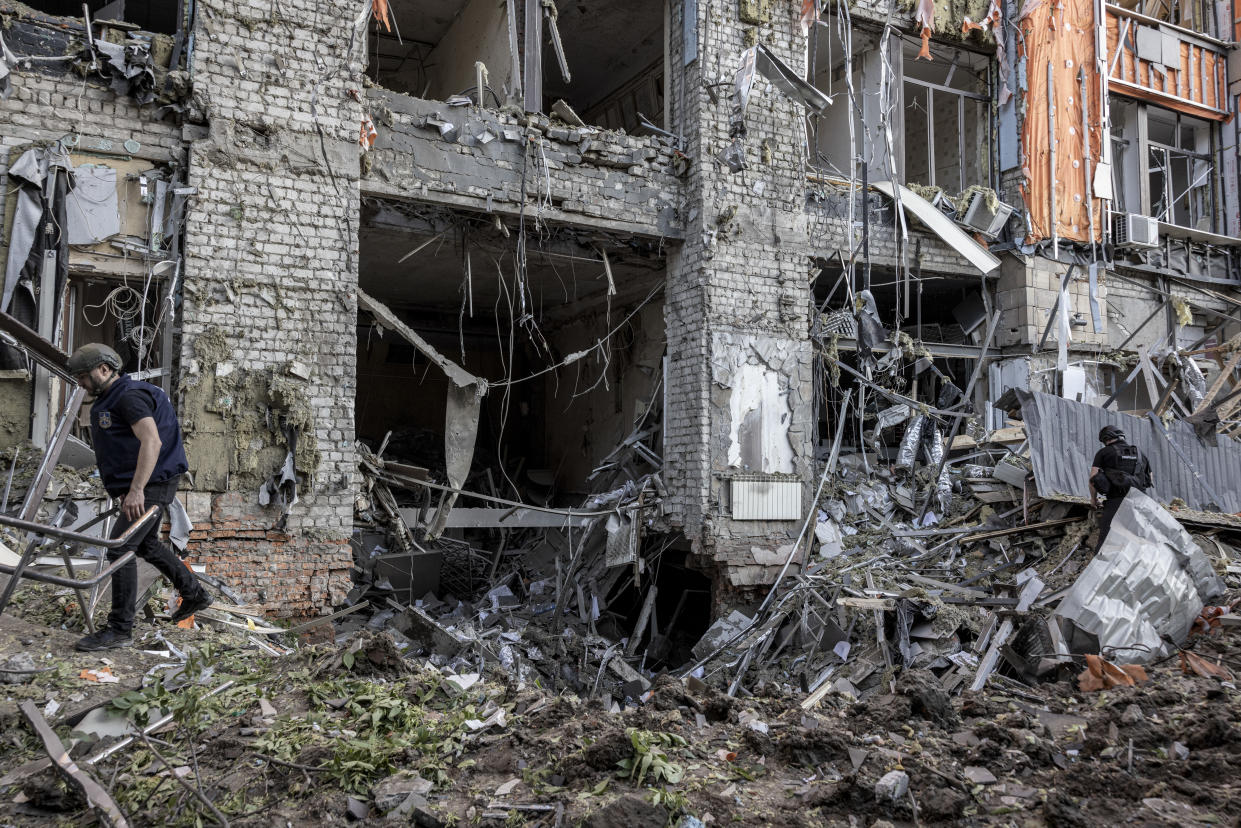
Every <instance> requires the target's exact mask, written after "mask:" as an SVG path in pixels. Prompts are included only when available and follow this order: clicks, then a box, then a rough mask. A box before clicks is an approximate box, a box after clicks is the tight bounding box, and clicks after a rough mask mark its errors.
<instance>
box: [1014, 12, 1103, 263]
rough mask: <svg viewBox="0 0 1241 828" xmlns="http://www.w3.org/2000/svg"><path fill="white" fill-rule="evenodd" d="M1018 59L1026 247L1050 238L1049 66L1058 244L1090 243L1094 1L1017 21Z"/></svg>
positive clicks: (1099, 228) (1095, 143) (1097, 133)
mask: <svg viewBox="0 0 1241 828" xmlns="http://www.w3.org/2000/svg"><path fill="white" fill-rule="evenodd" d="M1018 23H1019V26H1020V28H1021V34H1022V36H1021V37H1020V38H1018V39H1017V44H1018V59H1019V60H1020V59H1021V58H1024V59H1025V74H1026V89H1025V91H1024V93H1023V94H1024V95H1025V111H1026V117H1025V122H1024V124H1023V126H1022V130H1021V148H1022V173H1023V177H1024V179H1025V182H1024V185H1023V187H1022V195H1023V196H1024V197H1025V202H1026V210H1027V212H1028V213H1029V216H1030V222H1031V225H1032V228H1033V229H1032V232H1031V234H1030V236H1029V237H1028V238H1027V241H1028V242H1035V241H1038V240H1040V239H1048V238H1051V236H1052V233H1051V227H1052V224H1051V216H1050V213H1051V205H1050V197H1051V169H1050V155H1051V149H1050V145H1049V140H1048V134H1047V132H1048V130H1047V121H1048V109H1047V106H1048V100H1047V64H1048V62H1050V63H1051V64H1052V67H1053V77H1054V87H1055V88H1054V92H1055V117H1056V145H1055V147H1056V173H1055V174H1056V210H1055V221H1056V228H1057V230H1058V231H1059V236H1060V238H1061V239H1066V240H1071V241H1078V242H1089V241H1090V222H1089V214H1088V209H1087V206H1088V201H1087V199H1091V198H1093V195H1092V192H1093V190H1092V188H1091V182H1090V180H1088V176H1091V177H1093V174H1094V167H1095V166H1097V165H1098V163H1099V160H1100V147H1101V140H1102V129H1101V124H1100V121H1101V118H1100V116H1099V75H1098V72H1097V71H1096V70H1095V48H1094V3H1093V2H1092V0H1057V2H1054V3H1053V2H1052V1H1051V0H1035V2H1033V3H1031V4H1028V5H1027V7H1026V9H1025V11H1024V12H1023V13H1022V16H1021V18H1020V20H1019V21H1018ZM1079 72H1085V75H1086V101H1085V104H1086V107H1087V110H1086V111H1087V119H1086V120H1087V123H1088V130H1089V141H1090V155H1091V164H1090V169H1089V170H1087V165H1086V163H1085V153H1084V151H1083V150H1084V147H1083V141H1082V101H1081V100H1080V99H1081V84H1080V82H1079V81H1078V73H1079ZM1094 218H1095V239H1096V240H1098V239H1101V238H1102V233H1103V211H1102V203H1101V202H1100V201H1099V200H1098V199H1094Z"/></svg>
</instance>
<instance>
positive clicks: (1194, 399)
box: [1176, 354, 1207, 411]
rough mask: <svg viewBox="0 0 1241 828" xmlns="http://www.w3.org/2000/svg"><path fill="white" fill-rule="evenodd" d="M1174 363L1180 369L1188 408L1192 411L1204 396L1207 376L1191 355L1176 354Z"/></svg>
mask: <svg viewBox="0 0 1241 828" xmlns="http://www.w3.org/2000/svg"><path fill="white" fill-rule="evenodd" d="M1176 364H1177V366H1178V367H1179V368H1180V369H1181V382H1182V383H1184V384H1185V393H1187V394H1188V395H1189V403H1190V405H1189V408H1190V410H1191V411H1192V410H1193V409H1195V408H1197V407H1198V405H1199V404H1200V403H1201V402H1202V401H1203V399H1205V398H1206V395H1207V378H1206V377H1204V376H1203V375H1202V369H1200V368H1199V367H1198V363H1196V362H1194V359H1193V357H1187V356H1181V355H1180V354H1177V356H1176Z"/></svg>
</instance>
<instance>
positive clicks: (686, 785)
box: [0, 593, 1241, 828]
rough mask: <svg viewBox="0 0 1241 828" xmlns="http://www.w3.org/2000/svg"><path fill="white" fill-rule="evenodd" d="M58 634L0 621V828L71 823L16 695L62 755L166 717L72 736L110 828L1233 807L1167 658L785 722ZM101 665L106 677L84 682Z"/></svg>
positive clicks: (855, 819) (1124, 813)
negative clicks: (126, 825)
mask: <svg viewBox="0 0 1241 828" xmlns="http://www.w3.org/2000/svg"><path fill="white" fill-rule="evenodd" d="M62 597H63V596H62ZM1234 597H1236V596H1235V595H1233V596H1229V598H1234ZM36 598H37V593H36ZM58 613H59V615H58ZM66 619H67V620H66ZM75 623H80V622H76V619H73V618H72V617H70V616H69V615H68V614H66V613H65V611H64V609H63V608H61V607H59V606H58V605H57V604H56V599H55V598H54V596H52V595H50V594H44V595H43V596H42V598H38V599H37V600H31V599H27V600H26V601H24V602H22V603H20V604H19V606H18V607H17V609H16V610H14V611H10V612H6V613H5V615H4V616H2V617H0V667H5V666H6V664H7V663H10V662H11V657H12V656H14V655H17V654H21V653H25V654H27V655H29V656H31V657H32V659H33V661H34V664H35V666H36V668H37V669H40V670H43V671H44V672H39V673H36V674H34V675H33V676H23V675H19V674H14V673H12V672H9V673H4V674H0V678H6V679H9V680H16V681H17V682H18V683H10V684H5V685H0V732H2V734H3V735H2V736H0V739H2V744H3V747H2V748H0V775H2V777H3V778H0V801H2V802H3V803H4V804H3V807H2V810H3V813H4V814H5V816H4V817H3V822H4V824H12V825H47V824H61V825H70V824H73V825H77V824H83V825H85V824H91V823H92V822H94V817H93V816H92V812H91V811H90V810H89V809H88V808H87V806H86V804H85V802H84V801H83V800H82V798H81V797H80V796H79V795H78V794H76V792H74V791H73V790H72V789H71V788H69V787H68V786H66V785H65V783H64V782H62V781H61V779H60V778H59V777H58V776H57V775H55V773H54V772H53V771H52V770H50V769H48V768H47V767H46V764H47V763H46V762H44V763H42V764H43V765H44V767H40V764H39V762H38V760H40V759H42V758H43V757H45V755H46V754H45V753H44V750H43V747H42V743H41V742H39V741H38V740H37V739H36V738H35V736H34V734H33V732H32V730H31V728H30V726H29V725H28V724H27V722H26V721H25V718H24V717H23V715H22V714H21V712H20V711H19V710H18V705H19V704H20V703H21V702H22V701H25V700H32V701H34V702H35V703H36V705H37V706H38V707H39V708H40V710H44V711H49V710H50V711H51V712H49V713H48V715H47V718H48V720H49V721H50V722H51V724H52V725H53V726H54V728H55V729H56V731H57V733H58V734H59V736H60V737H61V739H62V740H63V741H64V742H65V744H66V745H70V744H73V743H74V742H75V738H74V732H75V725H77V723H78V722H79V720H80V719H81V718H82V716H83V715H84V714H85V713H86V712H88V711H90V710H92V709H94V708H98V712H97V713H95V714H93V715H95V716H103V717H105V718H108V719H110V720H112V721H113V722H114V723H115V722H119V724H120V725H121V726H125V725H126V724H127V723H129V724H130V725H133V724H136V725H139V726H141V725H145V724H147V723H148V722H151V721H154V720H155V719H157V718H158V717H159V716H160V715H161V714H162V713H164V712H167V713H171V714H172V716H173V721H172V723H171V724H170V725H168V726H167V727H165V728H164V729H161V730H159V731H157V732H155V733H153V734H152V735H151V736H150V737H149V741H145V742H144V741H143V740H142V738H141V737H139V738H138V739H136V740H135V741H134V742H133V743H132V744H129V745H128V746H127V747H125V748H124V749H122V750H120V751H117V752H116V753H114V754H113V755H111V756H109V757H107V758H105V759H102V760H99V761H97V762H91V761H89V760H90V759H91V757H93V756H94V755H95V754H97V753H98V752H100V749H101V748H104V747H107V746H108V745H109V744H111V743H113V742H115V740H116V737H105V738H104V739H103V740H102V741H101V740H99V739H96V738H93V737H83V738H82V740H81V741H79V742H77V743H76V744H75V745H74V747H73V748H72V755H73V756H74V758H75V759H76V760H77V762H78V763H79V766H80V767H82V768H83V769H84V770H87V771H88V772H89V773H91V775H92V776H94V778H95V779H97V780H98V781H99V782H100V783H101V784H103V785H104V787H105V788H106V789H107V790H108V791H109V792H110V793H111V795H112V796H113V797H114V798H115V800H116V802H117V803H118V804H119V806H120V807H121V809H122V810H123V811H124V812H125V814H127V815H128V816H129V818H130V820H131V822H132V824H135V825H186V826H188V825H209V824H213V823H219V822H221V820H223V821H227V822H228V823H229V824H231V825H238V826H240V825H253V826H260V825H261V826H273V825H281V826H284V825H308V824H316V825H318V824H326V825H334V824H346V823H350V822H364V823H367V824H369V823H377V824H419V825H424V826H437V825H442V826H448V825H507V826H511V825H531V826H534V825H543V826H552V825H566V826H567V825H586V826H596V827H597V828H602V826H627V828H637V827H639V826H652V827H653V828H654V827H657V826H664V825H673V826H676V825H684V826H693V825H696V824H697V823H696V822H694V819H697V820H699V821H701V822H702V823H705V824H707V825H730V824H736V825H771V826H797V825H808V826H810V825H874V824H876V823H881V822H882V821H886V822H890V823H892V824H894V825H919V824H921V825H947V824H953V825H1080V826H1095V825H1110V824H1121V823H1133V824H1141V825H1173V824H1176V825H1208V824H1210V825H1221V824H1225V825H1233V824H1237V823H1238V821H1239V820H1238V818H1239V817H1241V781H1239V780H1241V774H1239V773H1238V771H1239V770H1241V757H1238V755H1237V752H1236V745H1237V744H1238V736H1239V733H1238V722H1239V715H1241V703H1239V701H1238V694H1237V691H1236V689H1235V687H1234V686H1233V685H1232V683H1231V682H1227V681H1222V680H1220V679H1218V678H1203V677H1199V676H1196V675H1189V674H1186V673H1185V672H1183V671H1182V669H1181V667H1180V663H1179V660H1178V659H1175V658H1174V659H1172V660H1170V661H1167V662H1165V663H1162V664H1158V665H1154V666H1152V667H1150V668H1149V669H1148V672H1149V675H1150V678H1149V680H1148V681H1146V682H1143V683H1141V684H1139V685H1138V686H1135V687H1122V688H1115V689H1110V690H1105V691H1095V692H1082V691H1081V690H1079V688H1078V685H1077V681H1076V677H1075V673H1076V672H1078V671H1080V667H1071V668H1066V669H1065V670H1064V671H1062V673H1061V674H1060V677H1059V680H1057V681H1055V682H1052V683H1044V684H1041V685H1038V686H1037V687H1030V688H1026V689H1016V688H1014V689H1011V690H1006V689H1000V688H998V687H997V686H996V685H994V684H993V685H991V686H989V687H988V688H987V689H986V690H984V691H982V692H979V693H968V692H966V693H963V694H961V695H959V696H955V697H952V696H949V695H947V694H946V693H944V691H943V690H942V689H940V685H939V682H938V680H937V679H936V678H935V677H934V676H933V675H932V674H930V673H928V672H925V671H919V670H913V671H906V672H903V673H898V674H895V675H891V676H885V679H884V686H883V688H881V690H880V692H878V693H876V694H875V695H872V696H870V697H869V698H867V700H866V701H863V702H853V701H852V700H851V699H850V698H848V697H845V696H838V695H831V696H828V697H827V698H826V699H825V700H824V701H823V703H822V704H820V705H818V706H817V707H815V708H814V709H810V710H803V709H802V705H801V703H802V701H803V700H804V699H805V694H804V693H801V692H799V691H796V690H793V689H791V688H788V687H785V686H782V685H781V684H779V683H777V682H767V683H765V684H763V685H761V686H760V689H758V690H756V693H755V695H753V696H750V697H746V698H730V697H728V696H726V695H724V694H722V693H721V692H720V691H718V690H716V689H713V688H712V687H710V686H708V684H704V683H701V682H697V681H690V682H689V684H686V683H685V682H683V681H682V680H680V679H679V678H676V677H674V676H663V677H661V678H658V679H657V680H656V681H655V684H654V687H653V690H652V694H651V696H650V698H649V699H648V701H647V702H646V703H645V704H643V705H641V706H639V707H630V708H628V709H625V710H623V711H620V712H608V711H607V710H605V709H604V708H603V705H602V703H601V702H598V701H582V700H580V699H579V698H578V697H577V696H574V695H571V694H568V693H564V694H557V693H554V692H552V691H551V690H549V689H546V688H543V687H540V686H538V684H539V682H532V683H530V684H527V685H526V686H524V687H519V686H517V684H516V683H515V680H514V679H513V678H512V676H510V675H508V674H506V673H505V672H504V671H501V670H499V669H496V668H486V669H485V671H484V673H483V674H482V676H481V678H480V679H479V680H478V681H477V682H476V683H474V684H472V685H470V683H469V682H470V680H469V678H468V677H465V678H464V679H463V680H458V681H456V682H455V683H453V682H446V680H445V674H444V673H443V672H441V670H440V669H437V668H435V667H434V666H431V665H430V664H429V663H428V662H427V660H426V658H425V657H424V656H423V655H420V654H416V653H411V652H408V651H407V652H405V653H400V652H398V649H397V647H396V646H395V645H394V643H393V639H392V638H391V637H389V634H388V633H386V632H377V631H364V632H361V633H357V634H354V635H353V636H351V637H349V638H348V640H346V641H344V642H343V643H340V644H338V643H336V642H334V641H331V640H329V641H324V642H321V643H317V644H316V643H306V642H304V641H303V642H301V643H300V644H297V643H296V642H293V641H288V640H286V641H284V643H285V644H286V645H295V644H296V646H291V647H290V649H289V651H288V652H287V653H285V654H282V655H276V656H273V655H270V654H267V653H265V652H264V651H263V650H261V649H260V648H259V647H258V646H257V645H256V644H255V643H254V638H255V637H254V636H252V635H250V634H248V633H246V632H245V631H242V630H239V629H236V628H232V627H219V626H210V627H208V626H202V627H199V628H198V629H192V630H184V629H178V628H176V627H174V626H171V625H170V624H167V623H161V622H159V621H156V622H155V623H153V624H152V623H143V622H140V624H139V627H138V630H137V632H138V636H137V639H138V640H137V641H136V645H135V648H134V649H132V650H126V651H111V652H108V653H104V654H80V653H75V652H74V651H73V650H72V642H73V641H74V640H75V639H76V637H77V636H78V635H79V634H80V633H79V632H78V631H76V630H74V629H72V627H73V625H74V624H75ZM62 627H69V629H62ZM1236 635H1237V634H1236V633H1235V632H1233V631H1231V630H1228V629H1225V630H1224V631H1223V632H1222V634H1219V635H1215V636H1210V637H1197V638H1196V639H1193V640H1192V641H1191V642H1190V645H1189V646H1191V647H1193V649H1194V650H1195V651H1196V652H1197V653H1198V654H1200V655H1203V656H1206V657H1208V658H1210V659H1211V660H1212V661H1218V662H1219V663H1221V664H1222V665H1224V666H1227V665H1230V664H1232V665H1241V652H1239V650H1241V647H1238V642H1237V638H1236ZM319 638H321V639H322V638H329V639H330V636H325V635H320V636H319ZM176 652H179V653H181V654H182V655H183V656H185V658H184V659H182V658H179V657H177V656H176V655H175V654H174V653H176ZM6 659H9V660H10V661H7V662H6ZM26 666H27V667H29V665H28V664H27V665H26ZM105 667H106V668H107V669H108V670H109V671H110V673H111V674H112V675H113V676H114V677H115V678H116V679H117V681H116V682H115V683H112V682H108V683H100V682H98V681H92V680H90V678H89V677H83V673H82V671H83V670H92V669H96V670H97V669H102V668H105ZM6 669H12V668H11V667H7V668H6ZM718 678H719V677H718V676H717V677H712V676H708V683H710V682H712V680H713V679H718ZM228 681H232V682H234V683H233V684H232V685H231V687H229V689H226V690H223V691H219V690H218V688H219V687H221V685H223V684H224V683H225V682H228ZM463 685H469V686H464V687H463ZM49 703H50V707H49ZM125 720H128V722H126V721H125ZM132 730H134V728H132V727H131V731H132ZM79 735H81V734H79ZM893 772H895V773H893ZM884 777H886V779H884ZM881 779H883V780H884V781H882V782H881ZM902 779H907V783H908V786H907V790H906V789H905V785H904V784H902ZM200 796H201V799H200ZM203 800H207V801H209V802H210V803H212V805H211V807H213V808H214V809H215V810H216V811H217V812H218V813H217V814H212V812H211V810H210V809H209V808H208V807H207V805H206V804H204V802H203Z"/></svg>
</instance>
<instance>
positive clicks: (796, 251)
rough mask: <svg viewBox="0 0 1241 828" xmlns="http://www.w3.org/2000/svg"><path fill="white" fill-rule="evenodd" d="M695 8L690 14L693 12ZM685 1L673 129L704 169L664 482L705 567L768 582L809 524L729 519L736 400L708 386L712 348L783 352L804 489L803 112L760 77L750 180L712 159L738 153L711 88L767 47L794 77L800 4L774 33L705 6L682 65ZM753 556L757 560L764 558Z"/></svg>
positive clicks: (683, 282)
mask: <svg viewBox="0 0 1241 828" xmlns="http://www.w3.org/2000/svg"><path fill="white" fill-rule="evenodd" d="M692 8H693V7H691V9H692ZM683 9H684V6H683V5H682V4H673V8H672V18H673V20H672V31H673V37H672V43H673V55H672V60H673V77H674V78H676V79H677V82H674V84H673V101H672V112H673V123H674V125H675V126H674V131H678V132H680V133H681V134H683V135H684V136H685V137H686V139H687V143H688V147H689V150H688V154H689V155H690V157H692V158H693V159H695V163H694V168H693V170H692V171H691V174H690V176H689V181H688V182H687V192H688V193H689V194H690V196H689V198H690V205H689V208H688V212H687V216H686V233H685V238H686V241H685V244H684V245H683V246H682V247H681V249H679V250H676V251H674V252H673V253H672V254H671V255H670V257H669V272H668V293H667V302H666V305H665V320H666V327H667V330H668V340H669V342H668V347H669V366H668V406H667V408H668V410H667V413H666V415H665V418H666V425H665V428H666V438H665V440H666V449H667V454H666V457H665V474H666V476H667V479H668V482H669V488H670V490H671V491H672V492H673V495H672V499H673V503H672V508H673V512H674V515H675V518H676V520H678V521H679V522H680V524H681V525H683V526H684V528H685V531H686V534H687V535H688V536H689V537H690V538H691V541H692V542H693V543H694V546H695V549H696V551H697V552H698V553H699V554H700V555H701V556H703V557H706V558H709V559H711V560H714V561H715V562H716V563H719V564H723V566H724V572H723V573H722V574H723V575H724V580H725V582H726V583H729V584H732V585H734V586H740V585H748V584H755V583H763V582H765V581H766V582H769V581H770V580H771V578H772V576H774V571H775V570H776V569H777V568H778V566H773V565H771V564H769V563H768V561H769V560H774V558H775V556H776V555H778V554H779V550H780V548H781V547H783V546H786V545H788V544H789V543H791V541H792V538H793V536H794V535H795V534H796V532H797V529H798V528H799V526H798V525H797V523H796V522H794V521H787V522H737V521H733V520H731V519H729V518H728V517H727V516H726V515H725V514H724V510H723V508H722V500H723V494H722V492H723V488H724V486H725V479H726V477H727V476H728V475H729V474H731V473H732V472H733V471H734V469H732V468H731V467H730V466H729V463H728V448H729V442H730V431H731V430H732V425H733V424H732V423H731V421H730V420H731V415H730V411H729V407H728V393H727V392H726V391H725V390H723V389H721V388H720V386H719V385H718V384H717V383H715V382H714V381H713V379H712V370H711V367H710V362H711V357H712V356H713V352H714V349H715V348H716V343H717V341H718V342H727V343H731V344H730V345H729V346H727V347H732V345H735V344H736V343H738V342H752V341H755V339H761V341H762V342H763V343H764V347H770V348H771V349H772V350H773V351H777V350H778V351H779V354H780V356H779V357H773V360H774V359H778V360H779V362H780V365H781V366H782V369H783V370H782V373H781V375H780V388H781V395H782V396H783V397H785V398H786V399H787V400H788V403H789V413H790V419H789V421H788V423H787V425H788V432H789V442H790V444H791V446H792V450H793V455H794V467H793V469H792V471H793V473H794V474H795V475H796V476H797V477H799V478H800V479H802V480H803V481H808V479H809V477H810V472H811V469H810V463H809V456H810V444H811V430H812V410H811V409H812V400H811V396H812V395H811V384H810V375H811V365H812V353H811V347H810V343H809V341H808V325H809V319H808V309H809V303H810V294H809V245H808V242H807V233H806V216H805V212H804V210H803V204H804V200H805V158H804V148H803V146H802V140H803V138H802V135H803V133H802V130H801V129H800V128H798V125H799V124H800V121H801V118H802V116H803V111H802V110H801V109H800V108H799V106H797V105H794V104H793V103H792V102H790V101H789V100H787V99H786V98H784V97H782V96H781V95H780V94H779V93H778V92H777V91H776V90H775V89H774V88H772V87H771V85H770V84H769V83H768V82H767V81H765V80H764V79H762V78H761V77H760V78H759V79H758V80H757V81H756V82H755V85H754V92H753V95H752V96H751V99H750V103H749V108H748V110H747V112H746V116H745V123H746V128H747V135H746V137H745V139H744V146H745V152H746V160H747V164H748V169H746V170H745V171H743V172H741V173H736V174H734V173H731V172H728V171H727V168H725V167H723V166H722V165H720V164H719V163H717V162H716V160H715V156H716V155H717V153H719V152H720V151H721V150H723V149H724V148H725V147H726V146H727V145H728V144H729V143H731V138H730V136H729V115H730V110H731V95H730V92H731V87H730V86H725V87H721V90H722V92H723V94H722V95H721V96H720V98H719V102H718V103H716V102H712V100H711V97H710V96H709V95H708V92H707V90H706V89H705V88H704V86H703V82H704V80H705V81H707V82H708V83H712V82H715V81H716V80H717V79H719V78H721V77H727V78H729V79H731V77H732V74H733V72H734V71H735V70H736V68H737V66H738V59H739V57H740V55H741V53H742V52H743V51H744V50H745V49H746V48H747V47H748V46H749V45H752V44H753V43H755V42H762V43H764V44H765V45H767V46H768V48H770V49H772V50H773V51H774V52H775V53H776V54H777V55H778V56H779V57H780V58H781V59H782V60H784V61H785V62H787V63H789V64H790V65H791V66H793V67H795V68H796V69H797V70H798V71H803V70H804V68H805V47H806V42H805V38H804V37H803V36H802V34H801V29H800V25H799V23H798V21H797V9H796V8H794V4H773V6H772V8H771V19H770V22H769V23H762V24H759V25H750V24H745V23H742V22H741V21H740V20H739V19H738V18H737V7H736V6H735V5H733V4H720V3H716V2H709V0H704V2H699V3H698V4H697V6H696V14H697V18H698V19H697V21H696V27H697V56H696V59H695V60H694V61H693V62H692V63H690V64H689V65H688V66H686V67H685V68H684V70H683V71H682V72H681V74H680V76H679V77H678V74H677V70H678V69H680V67H681V66H682V63H683V60H682V54H681V45H682V42H683V40H682V38H681V37H680V32H681V31H682V20H681V14H682V11H683ZM756 550H757V551H756Z"/></svg>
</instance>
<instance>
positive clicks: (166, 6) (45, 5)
mask: <svg viewBox="0 0 1241 828" xmlns="http://www.w3.org/2000/svg"><path fill="white" fill-rule="evenodd" d="M27 5H29V6H30V7H31V8H33V9H35V10H37V11H41V12H43V13H44V14H50V15H54V16H56V17H76V18H78V20H79V21H80V20H81V19H82V6H83V5H85V6H87V7H88V8H89V9H90V13H91V19H92V20H100V21H104V20H116V21H121V22H124V23H131V24H133V25H135V26H137V27H138V28H139V29H142V30H143V31H147V32H156V33H159V34H176V33H177V30H178V28H179V26H178V24H179V23H180V17H181V13H182V8H183V6H182V4H181V3H179V2H172V0H87V2H85V3H83V2H81V0H41V1H36V2H31V3H28V4H27Z"/></svg>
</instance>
